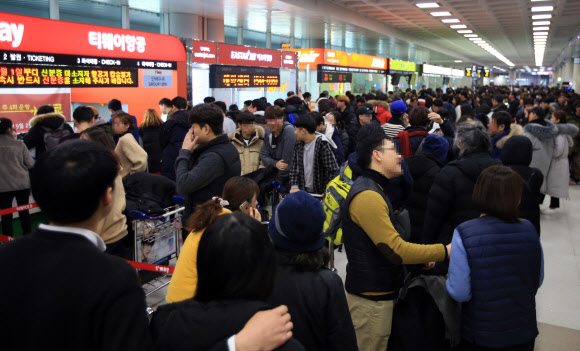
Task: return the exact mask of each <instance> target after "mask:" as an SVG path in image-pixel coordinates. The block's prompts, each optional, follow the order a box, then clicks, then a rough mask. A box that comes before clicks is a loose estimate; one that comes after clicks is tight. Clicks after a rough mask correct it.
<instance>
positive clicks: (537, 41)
mask: <svg viewBox="0 0 580 351" xmlns="http://www.w3.org/2000/svg"><path fill="white" fill-rule="evenodd" d="M49 2H50V1H49V0H44V1H35V0H21V1H6V0H0V7H1V8H2V11H6V12H12V13H19V14H26V15H32V16H38V17H47V18H48V16H49V11H48V7H49ZM423 3H428V1H408V0H356V1H352V0H265V1H250V0H213V1H191V0H103V1H99V0H95V1H75V0H60V1H58V4H59V8H60V12H61V16H60V19H61V20H69V21H75V22H76V21H78V22H81V21H83V22H85V23H87V22H88V23H92V24H102V25H107V26H113V27H115V26H117V27H118V26H120V22H121V20H120V18H121V11H120V6H121V5H128V6H129V8H130V13H129V17H130V19H129V20H130V28H131V29H137V30H146V31H160V30H161V29H160V28H161V25H160V23H161V19H160V17H161V16H162V14H164V13H188V14H196V15H200V16H204V17H208V18H214V19H223V21H224V26H225V28H226V41H227V32H228V29H229V30H230V32H231V31H232V30H233V29H235V28H236V27H238V26H240V25H241V26H243V28H244V31H245V34H244V39H245V40H246V39H247V40H251V39H252V38H253V37H256V42H257V43H259V42H260V39H259V37H260V36H261V35H263V33H265V32H267V31H268V30H270V31H271V33H272V36H277V37H278V38H279V40H278V41H280V40H282V41H283V40H284V39H285V38H288V39H289V38H290V37H291V36H294V38H295V47H297V48H304V47H321V46H325V47H326V48H332V49H339V50H344V51H352V52H358V53H363V54H369V55H377V56H385V57H390V58H394V59H400V60H406V61H412V62H417V63H422V62H428V63H430V64H439V65H446V66H454V67H458V68H461V67H465V66H468V65H471V63H477V64H483V65H485V66H498V67H502V68H508V67H509V66H510V64H513V66H515V67H516V68H522V67H523V66H529V67H535V66H536V64H537V63H541V64H540V65H538V66H545V67H548V66H551V65H552V64H553V63H556V64H559V63H560V61H562V60H563V59H566V58H568V57H577V56H579V54H580V46H579V45H578V42H579V39H578V38H580V37H579V31H580V20H579V18H580V1H578V0H544V1H538V0H536V1H533V0H471V1H465V0H440V1H435V2H432V4H433V3H434V5H431V6H433V7H427V8H421V7H419V6H417V5H418V4H423ZM435 6H436V7H435ZM536 6H547V7H551V9H542V10H541V11H535V9H533V7H536ZM115 8H117V9H119V10H118V11H114V9H115ZM436 12H441V13H443V16H435V15H433V14H432V13H436ZM445 12H448V13H449V14H445ZM87 13H91V16H90V18H85V19H81V17H82V16H83V14H85V16H86V14H87ZM533 16H540V17H539V18H537V19H536V17H533ZM537 22H540V23H539V25H541V27H539V28H541V30H538V23H537ZM542 27H547V28H542ZM545 38H547V40H544V39H545ZM262 40H263V39H262ZM272 42H273V43H274V40H273V41H272ZM313 43H315V44H318V45H312V44H313ZM544 45H545V48H543V46H544ZM272 48H275V47H274V44H272ZM542 51H543V54H542ZM563 56H567V57H563ZM456 60H461V61H463V62H462V63H457V62H455V61H456Z"/></svg>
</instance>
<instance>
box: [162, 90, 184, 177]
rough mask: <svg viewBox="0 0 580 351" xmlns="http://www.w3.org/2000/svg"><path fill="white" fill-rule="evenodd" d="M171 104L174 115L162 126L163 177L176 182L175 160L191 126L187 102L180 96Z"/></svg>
mask: <svg viewBox="0 0 580 351" xmlns="http://www.w3.org/2000/svg"><path fill="white" fill-rule="evenodd" d="M171 104H172V105H173V107H172V111H173V115H172V116H171V119H169V120H167V122H165V123H163V126H161V132H160V133H159V142H160V143H161V148H162V149H163V155H162V157H161V175H163V176H165V177H167V178H169V179H171V180H173V181H175V160H176V159H177V156H178V155H179V150H180V149H181V145H182V144H183V139H185V135H186V134H187V132H188V131H189V129H190V128H191V124H190V123H189V120H188V119H189V111H188V110H187V100H185V99H184V98H182V97H180V96H178V97H176V98H174V99H173V100H171Z"/></svg>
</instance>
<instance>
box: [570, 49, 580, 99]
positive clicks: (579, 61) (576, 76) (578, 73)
mask: <svg viewBox="0 0 580 351" xmlns="http://www.w3.org/2000/svg"><path fill="white" fill-rule="evenodd" d="M572 81H573V82H574V85H573V86H572V88H573V89H574V90H575V91H580V88H578V86H580V57H575V58H574V67H573V69H572Z"/></svg>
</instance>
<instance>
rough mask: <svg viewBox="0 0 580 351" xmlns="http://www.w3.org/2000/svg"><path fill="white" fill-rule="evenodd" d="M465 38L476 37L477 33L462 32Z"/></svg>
mask: <svg viewBox="0 0 580 351" xmlns="http://www.w3.org/2000/svg"><path fill="white" fill-rule="evenodd" d="M463 36H464V37H466V38H477V34H463Z"/></svg>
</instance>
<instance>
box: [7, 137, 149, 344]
mask: <svg viewBox="0 0 580 351" xmlns="http://www.w3.org/2000/svg"><path fill="white" fill-rule="evenodd" d="M117 169H118V162H117V161H116V160H115V158H114V156H113V155H112V154H111V152H109V151H108V150H106V149H105V148H104V147H103V146H100V145H98V144H96V143H94V142H90V141H85V140H79V141H73V142H70V143H66V144H63V145H62V146H60V147H58V148H56V149H54V150H50V151H48V152H46V153H45V154H43V155H42V156H41V157H40V158H39V159H38V160H37V162H36V165H35V166H34V168H33V169H32V171H31V175H30V178H31V188H32V194H33V196H34V198H35V200H36V202H37V204H38V206H39V207H40V209H41V210H42V212H43V214H44V215H45V216H46V218H47V219H48V222H49V224H41V225H40V227H39V228H38V229H37V230H35V231H33V232H32V233H31V234H30V235H28V236H26V237H23V238H20V239H17V240H15V241H12V242H10V243H8V244H7V245H4V246H1V247H0V267H2V284H0V295H1V296H2V299H1V300H0V310H1V311H2V313H0V325H2V326H4V328H5V329H4V332H5V333H3V337H2V343H3V346H4V348H6V349H7V350H40V349H43V348H46V347H48V348H51V349H52V348H54V349H59V350H149V349H151V345H152V342H151V337H150V334H149V331H148V321H147V316H146V312H145V308H146V306H145V297H144V295H143V291H142V289H141V286H140V284H139V282H138V280H137V277H136V275H135V270H134V269H132V268H131V266H130V265H129V264H128V263H127V262H125V261H123V260H122V259H120V258H118V257H116V256H112V255H108V254H105V253H104V251H105V243H104V242H103V240H102V239H101V238H100V237H99V236H98V235H97V233H95V231H96V228H97V223H98V222H99V220H101V219H102V218H103V217H105V216H106V215H107V214H108V213H109V211H110V210H111V208H112V205H113V199H114V196H113V194H114V192H115V191H117V190H116V189H114V181H115V178H116V176H117Z"/></svg>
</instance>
